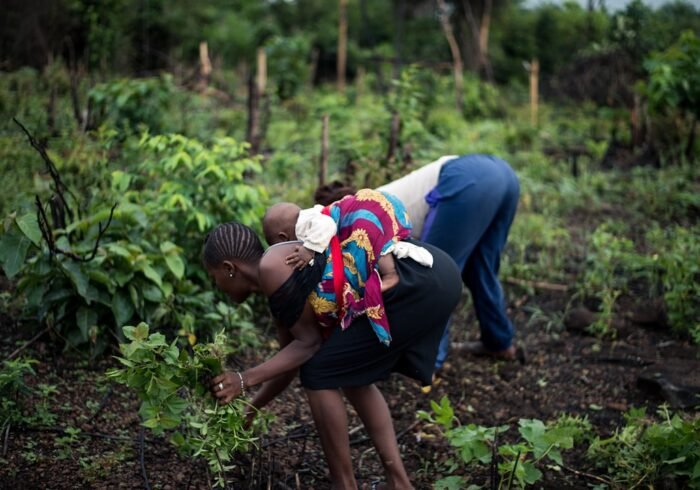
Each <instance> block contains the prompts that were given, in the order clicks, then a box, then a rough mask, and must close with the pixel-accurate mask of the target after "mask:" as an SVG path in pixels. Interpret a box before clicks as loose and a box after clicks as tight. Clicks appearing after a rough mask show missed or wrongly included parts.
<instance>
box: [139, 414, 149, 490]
mask: <svg viewBox="0 0 700 490" xmlns="http://www.w3.org/2000/svg"><path fill="white" fill-rule="evenodd" d="M143 433H144V429H143V426H141V430H140V431H139V461H140V463H141V475H142V476H143V486H144V487H145V488H146V490H151V484H150V483H148V473H146V463H145V462H144V460H143V459H144V457H143V456H144V453H145V451H144V444H143V441H144V437H143V436H144V434H143Z"/></svg>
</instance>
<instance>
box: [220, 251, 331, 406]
mask: <svg viewBox="0 0 700 490" xmlns="http://www.w3.org/2000/svg"><path fill="white" fill-rule="evenodd" d="M286 245H287V244H283V245H278V246H276V247H273V248H271V249H270V250H269V251H268V253H266V254H265V256H263V258H262V260H261V262H260V269H259V277H260V286H261V289H262V292H263V293H264V294H265V295H266V296H270V295H271V294H272V293H274V292H275V291H276V290H277V289H278V288H279V287H280V286H281V285H282V284H283V283H284V282H285V281H286V280H287V279H288V278H289V277H290V276H291V274H292V268H291V267H289V266H288V265H286V264H285V263H284V260H285V257H286V256H287V255H289V253H290V248H291V247H294V244H292V243H290V244H289V245H288V246H286ZM279 338H280V347H281V349H280V351H279V352H278V353H277V354H275V355H274V356H272V357H271V358H270V359H268V360H267V361H265V362H263V363H262V364H259V365H257V366H255V367H252V368H250V369H247V370H245V371H244V372H242V373H241V375H242V376H243V380H244V383H245V385H246V387H248V386H255V385H258V384H261V383H266V382H269V383H270V385H269V387H267V386H263V388H262V389H261V390H260V391H262V393H261V394H260V395H257V394H256V397H255V400H254V402H255V404H256V406H258V405H257V404H258V403H261V405H259V406H263V405H264V404H266V403H268V402H269V401H270V400H271V399H272V398H274V397H275V396H276V395H277V394H279V393H280V392H281V391H282V390H283V389H284V388H286V387H287V386H288V385H289V383H290V382H291V380H292V379H293V378H294V375H295V374H296V370H297V369H298V368H299V367H300V366H301V365H302V364H304V363H305V362H306V361H308V360H309V359H311V357H312V356H313V355H314V354H315V353H316V351H317V350H318V349H319V348H320V346H321V331H320V329H319V326H318V322H317V321H316V317H315V315H314V313H313V310H312V309H311V306H310V305H309V304H308V303H307V304H306V305H305V306H304V310H303V312H302V314H301V317H300V318H299V320H297V322H296V323H295V324H294V326H293V327H291V328H289V329H284V327H279ZM219 383H223V385H224V389H220V390H218V389H217V387H218V384H219ZM212 389H213V390H214V394H215V396H216V397H217V398H219V399H220V400H221V401H223V402H224V403H228V402H229V401H231V400H232V399H233V398H235V397H236V396H238V395H240V393H241V386H240V379H239V378H238V376H237V375H236V374H235V373H224V374H222V375H221V376H217V377H216V378H214V379H213V380H212Z"/></svg>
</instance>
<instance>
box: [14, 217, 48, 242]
mask: <svg viewBox="0 0 700 490" xmlns="http://www.w3.org/2000/svg"><path fill="white" fill-rule="evenodd" d="M15 222H16V223H17V226H19V229H20V230H22V233H24V236H26V237H27V238H29V239H30V240H31V241H32V243H33V244H34V245H36V246H37V247H38V246H40V245H41V238H42V237H41V229H39V222H38V221H37V219H36V213H27V214H25V215H23V216H19V217H18V218H17V219H16V220H15Z"/></svg>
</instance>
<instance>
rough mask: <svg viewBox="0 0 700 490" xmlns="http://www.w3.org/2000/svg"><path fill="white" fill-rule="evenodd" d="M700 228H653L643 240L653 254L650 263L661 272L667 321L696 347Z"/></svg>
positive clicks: (698, 337) (698, 341) (699, 332)
mask: <svg viewBox="0 0 700 490" xmlns="http://www.w3.org/2000/svg"><path fill="white" fill-rule="evenodd" d="M698 233H700V228H699V227H697V226H695V227H691V228H690V229H688V228H685V227H681V226H676V227H674V228H673V229H671V230H666V231H664V230H662V229H660V228H654V229H652V230H650V231H649V233H648V234H647V238H648V239H649V241H650V242H651V243H652V245H653V246H654V248H655V249H656V252H655V253H654V254H653V255H652V260H653V261H654V262H656V263H657V264H658V267H659V268H660V270H661V282H662V287H663V298H664V302H665V304H666V309H667V314H668V320H669V322H670V324H671V327H672V328H673V329H674V330H676V331H677V332H680V333H684V334H689V335H690V337H691V338H692V339H693V341H694V342H695V343H696V344H700V299H699V298H700V279H699V278H700V241H699V240H698V236H699V235H698Z"/></svg>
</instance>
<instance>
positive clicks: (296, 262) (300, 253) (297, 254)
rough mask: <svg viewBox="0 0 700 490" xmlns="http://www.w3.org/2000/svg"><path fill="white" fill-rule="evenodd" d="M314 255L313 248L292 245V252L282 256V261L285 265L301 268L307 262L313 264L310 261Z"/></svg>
mask: <svg viewBox="0 0 700 490" xmlns="http://www.w3.org/2000/svg"><path fill="white" fill-rule="evenodd" d="M314 255H315V252H314V251H313V250H309V249H308V248H306V247H302V246H297V247H294V252H292V253H291V254H289V255H287V256H286V257H285V258H284V262H285V264H287V265H291V266H292V267H294V268H296V269H299V270H301V269H303V268H304V267H306V265H307V264H311V265H313V264H312V263H311V261H312V260H313V259H314Z"/></svg>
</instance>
